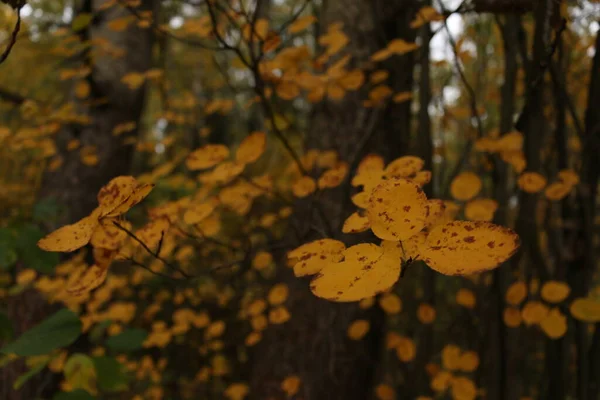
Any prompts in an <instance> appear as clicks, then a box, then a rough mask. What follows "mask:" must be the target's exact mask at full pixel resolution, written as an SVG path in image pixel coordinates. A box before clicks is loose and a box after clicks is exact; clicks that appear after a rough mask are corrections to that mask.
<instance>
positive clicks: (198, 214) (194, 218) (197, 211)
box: [183, 200, 217, 225]
mask: <svg viewBox="0 0 600 400" xmlns="http://www.w3.org/2000/svg"><path fill="white" fill-rule="evenodd" d="M216 206H217V203H216V201H214V200H208V201H206V202H204V203H195V204H192V205H190V206H189V208H188V209H187V210H186V211H185V213H184V214H183V222H185V223H186V224H188V225H195V224H198V223H200V222H201V221H203V220H204V219H206V218H207V217H208V216H209V215H210V214H212V212H213V211H214V210H215V208H216Z"/></svg>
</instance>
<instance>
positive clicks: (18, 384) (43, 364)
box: [13, 358, 50, 390]
mask: <svg viewBox="0 0 600 400" xmlns="http://www.w3.org/2000/svg"><path fill="white" fill-rule="evenodd" d="M49 362H50V359H49V358H48V359H47V360H45V361H43V362H41V363H39V364H37V365H35V366H34V367H33V368H31V369H30V370H29V371H27V372H25V373H24V374H23V375H21V376H19V377H18V378H17V379H15V382H14V383H13V389H14V390H19V389H20V388H21V386H23V385H24V384H25V382H27V381H28V380H29V379H31V378H32V377H33V376H35V375H37V374H38V373H40V372H41V371H42V370H43V369H44V368H46V365H48V363H49Z"/></svg>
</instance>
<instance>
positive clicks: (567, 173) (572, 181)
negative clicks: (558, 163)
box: [558, 169, 579, 186]
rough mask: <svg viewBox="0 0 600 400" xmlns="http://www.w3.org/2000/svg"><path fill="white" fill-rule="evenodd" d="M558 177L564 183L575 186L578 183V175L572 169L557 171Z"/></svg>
mask: <svg viewBox="0 0 600 400" xmlns="http://www.w3.org/2000/svg"><path fill="white" fill-rule="evenodd" d="M558 178H559V179H560V180H561V181H563V182H564V183H565V184H566V185H570V186H575V185H577V184H578V183H579V175H577V172H575V171H573V170H572V169H563V170H561V171H559V172H558Z"/></svg>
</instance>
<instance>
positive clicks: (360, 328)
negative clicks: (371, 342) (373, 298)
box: [348, 319, 370, 340]
mask: <svg viewBox="0 0 600 400" xmlns="http://www.w3.org/2000/svg"><path fill="white" fill-rule="evenodd" d="M369 326H370V325H369V321H367V320H364V319H359V320H356V321H354V322H352V323H351V324H350V326H349V327H348V337H349V338H350V339H352V340H361V339H362V338H363V337H365V335H366V334H367V332H369Z"/></svg>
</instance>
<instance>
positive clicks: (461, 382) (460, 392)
mask: <svg viewBox="0 0 600 400" xmlns="http://www.w3.org/2000/svg"><path fill="white" fill-rule="evenodd" d="M450 384H451V388H452V389H451V393H452V398H453V399H454V400H475V398H476V397H477V387H476V386H475V383H473V381H472V380H471V379H469V378H465V377H463V376H459V377H455V378H453V379H452V381H451V382H450Z"/></svg>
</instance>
